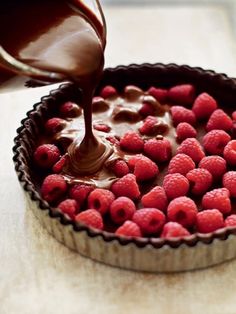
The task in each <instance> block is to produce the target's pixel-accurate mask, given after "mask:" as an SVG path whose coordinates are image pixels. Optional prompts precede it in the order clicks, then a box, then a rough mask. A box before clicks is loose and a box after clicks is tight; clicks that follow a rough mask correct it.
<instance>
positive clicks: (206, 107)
mask: <svg viewBox="0 0 236 314" xmlns="http://www.w3.org/2000/svg"><path fill="white" fill-rule="evenodd" d="M216 109H217V102H216V101H215V99H214V98H213V97H211V96H210V95H209V94H207V93H202V94H200V95H199V96H198V97H197V98H196V99H195V101H194V104H193V108H192V110H193V112H194V113H195V115H196V117H197V119H199V120H203V119H208V118H209V117H210V115H211V114H212V112H213V111H215V110H216Z"/></svg>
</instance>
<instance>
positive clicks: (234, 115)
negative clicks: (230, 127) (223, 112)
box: [232, 111, 236, 121]
mask: <svg viewBox="0 0 236 314" xmlns="http://www.w3.org/2000/svg"><path fill="white" fill-rule="evenodd" d="M232 119H233V120H234V121H236V111H234V112H233V113H232Z"/></svg>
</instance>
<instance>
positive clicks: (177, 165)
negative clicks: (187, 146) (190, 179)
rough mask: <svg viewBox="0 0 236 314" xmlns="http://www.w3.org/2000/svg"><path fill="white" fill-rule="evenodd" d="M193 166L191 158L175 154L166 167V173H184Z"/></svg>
mask: <svg viewBox="0 0 236 314" xmlns="http://www.w3.org/2000/svg"><path fill="white" fill-rule="evenodd" d="M194 168H195V163H194V162H193V160H192V158H191V157H189V156H188V155H185V154H177V155H175V156H174V157H173V158H172V159H171V161H170V163H169V167H168V173H169V174H172V173H180V174H182V175H184V176H185V175H186V173H188V172H189V171H190V170H193V169H194Z"/></svg>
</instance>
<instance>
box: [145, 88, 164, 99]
mask: <svg viewBox="0 0 236 314" xmlns="http://www.w3.org/2000/svg"><path fill="white" fill-rule="evenodd" d="M147 93H148V94H149V95H151V96H153V97H154V98H156V100H157V101H159V102H161V103H164V102H166V100H167V95H168V91H167V89H164V88H156V87H150V88H149V90H148V91H147Z"/></svg>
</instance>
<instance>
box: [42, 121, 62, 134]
mask: <svg viewBox="0 0 236 314" xmlns="http://www.w3.org/2000/svg"><path fill="white" fill-rule="evenodd" d="M65 126H66V121H65V120H63V119H61V118H51V119H49V120H48V121H47V122H46V124H45V130H46V132H47V133H49V134H56V133H58V132H60V131H61V130H63V129H64V127H65Z"/></svg>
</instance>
